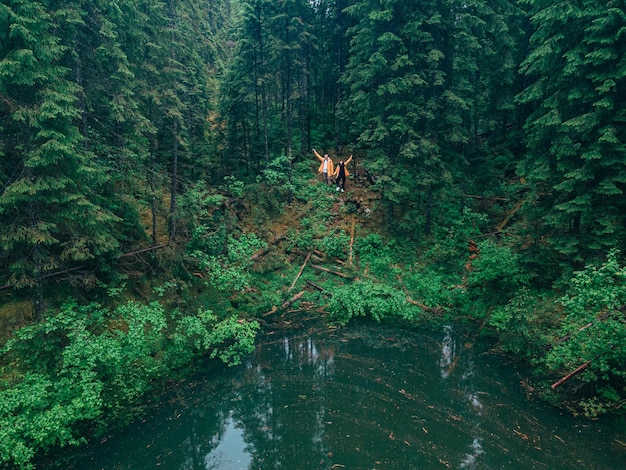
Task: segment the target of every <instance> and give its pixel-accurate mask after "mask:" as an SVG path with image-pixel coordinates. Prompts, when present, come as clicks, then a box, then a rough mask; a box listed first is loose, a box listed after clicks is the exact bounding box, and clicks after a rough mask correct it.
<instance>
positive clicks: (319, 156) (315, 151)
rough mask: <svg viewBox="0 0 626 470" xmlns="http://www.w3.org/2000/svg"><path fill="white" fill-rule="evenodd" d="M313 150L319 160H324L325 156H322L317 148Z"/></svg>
mask: <svg viewBox="0 0 626 470" xmlns="http://www.w3.org/2000/svg"><path fill="white" fill-rule="evenodd" d="M312 150H313V153H314V154H315V156H316V157H317V159H318V160H321V161H324V158H322V156H321V155H320V154H319V153H317V150H315V149H312Z"/></svg>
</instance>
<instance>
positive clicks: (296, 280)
mask: <svg viewBox="0 0 626 470" xmlns="http://www.w3.org/2000/svg"><path fill="white" fill-rule="evenodd" d="M312 254H313V252H310V253H309V254H308V255H306V259H305V260H304V263H302V266H301V267H300V271H298V275H297V276H296V278H295V279H294V280H293V282H292V283H291V287H289V290H291V289H293V288H294V286H295V285H296V282H298V279H300V276H302V271H304V267H305V266H306V264H307V263H308V262H309V260H310V259H311V255H312Z"/></svg>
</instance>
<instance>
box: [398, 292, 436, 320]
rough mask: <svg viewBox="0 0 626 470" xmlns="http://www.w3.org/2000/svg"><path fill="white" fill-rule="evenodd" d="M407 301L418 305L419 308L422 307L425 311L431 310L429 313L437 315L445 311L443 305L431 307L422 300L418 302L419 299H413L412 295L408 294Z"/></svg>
mask: <svg viewBox="0 0 626 470" xmlns="http://www.w3.org/2000/svg"><path fill="white" fill-rule="evenodd" d="M406 301H407V302H408V303H410V304H411V305H416V306H418V307H419V308H421V309H422V310H424V311H425V312H429V313H434V314H436V315H439V314H441V313H443V308H442V307H429V306H428V305H426V304H423V303H422V302H418V301H417V300H413V299H412V298H411V296H410V295H408V294H407V295H406Z"/></svg>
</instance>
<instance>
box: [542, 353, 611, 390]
mask: <svg viewBox="0 0 626 470" xmlns="http://www.w3.org/2000/svg"><path fill="white" fill-rule="evenodd" d="M613 348H615V345H614V344H611V345H610V349H613ZM603 354H605V353H600V354H597V355H596V357H594V358H593V360H596V359H598V358H600V357H601V356H602V355H603ZM591 362H592V361H591V360H589V361H587V362H585V363H584V364H582V365H581V366H578V368H577V369H576V370H575V371H573V372H570V373H569V374H567V375H566V376H565V377H563V378H562V379H560V380H557V381H556V382H554V383H553V384H552V385H551V387H552V390H554V389H555V388H557V387H558V386H559V385H562V384H564V383H565V382H567V381H568V380H569V379H571V378H572V377H574V376H575V375H576V374H580V373H581V372H582V371H583V370H585V369H586V368H587V367H589V366H590V365H591Z"/></svg>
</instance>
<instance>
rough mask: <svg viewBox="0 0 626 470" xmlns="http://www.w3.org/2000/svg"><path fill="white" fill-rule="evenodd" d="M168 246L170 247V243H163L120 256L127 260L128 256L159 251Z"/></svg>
mask: <svg viewBox="0 0 626 470" xmlns="http://www.w3.org/2000/svg"><path fill="white" fill-rule="evenodd" d="M166 246H169V242H168V243H163V244H161V245H155V246H149V247H148V248H142V249H141V250H137V251H130V252H128V253H124V254H123V255H120V258H126V257H127V256H133V255H138V254H139V253H145V252H146V251H154V250H159V249H161V248H165V247H166Z"/></svg>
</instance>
